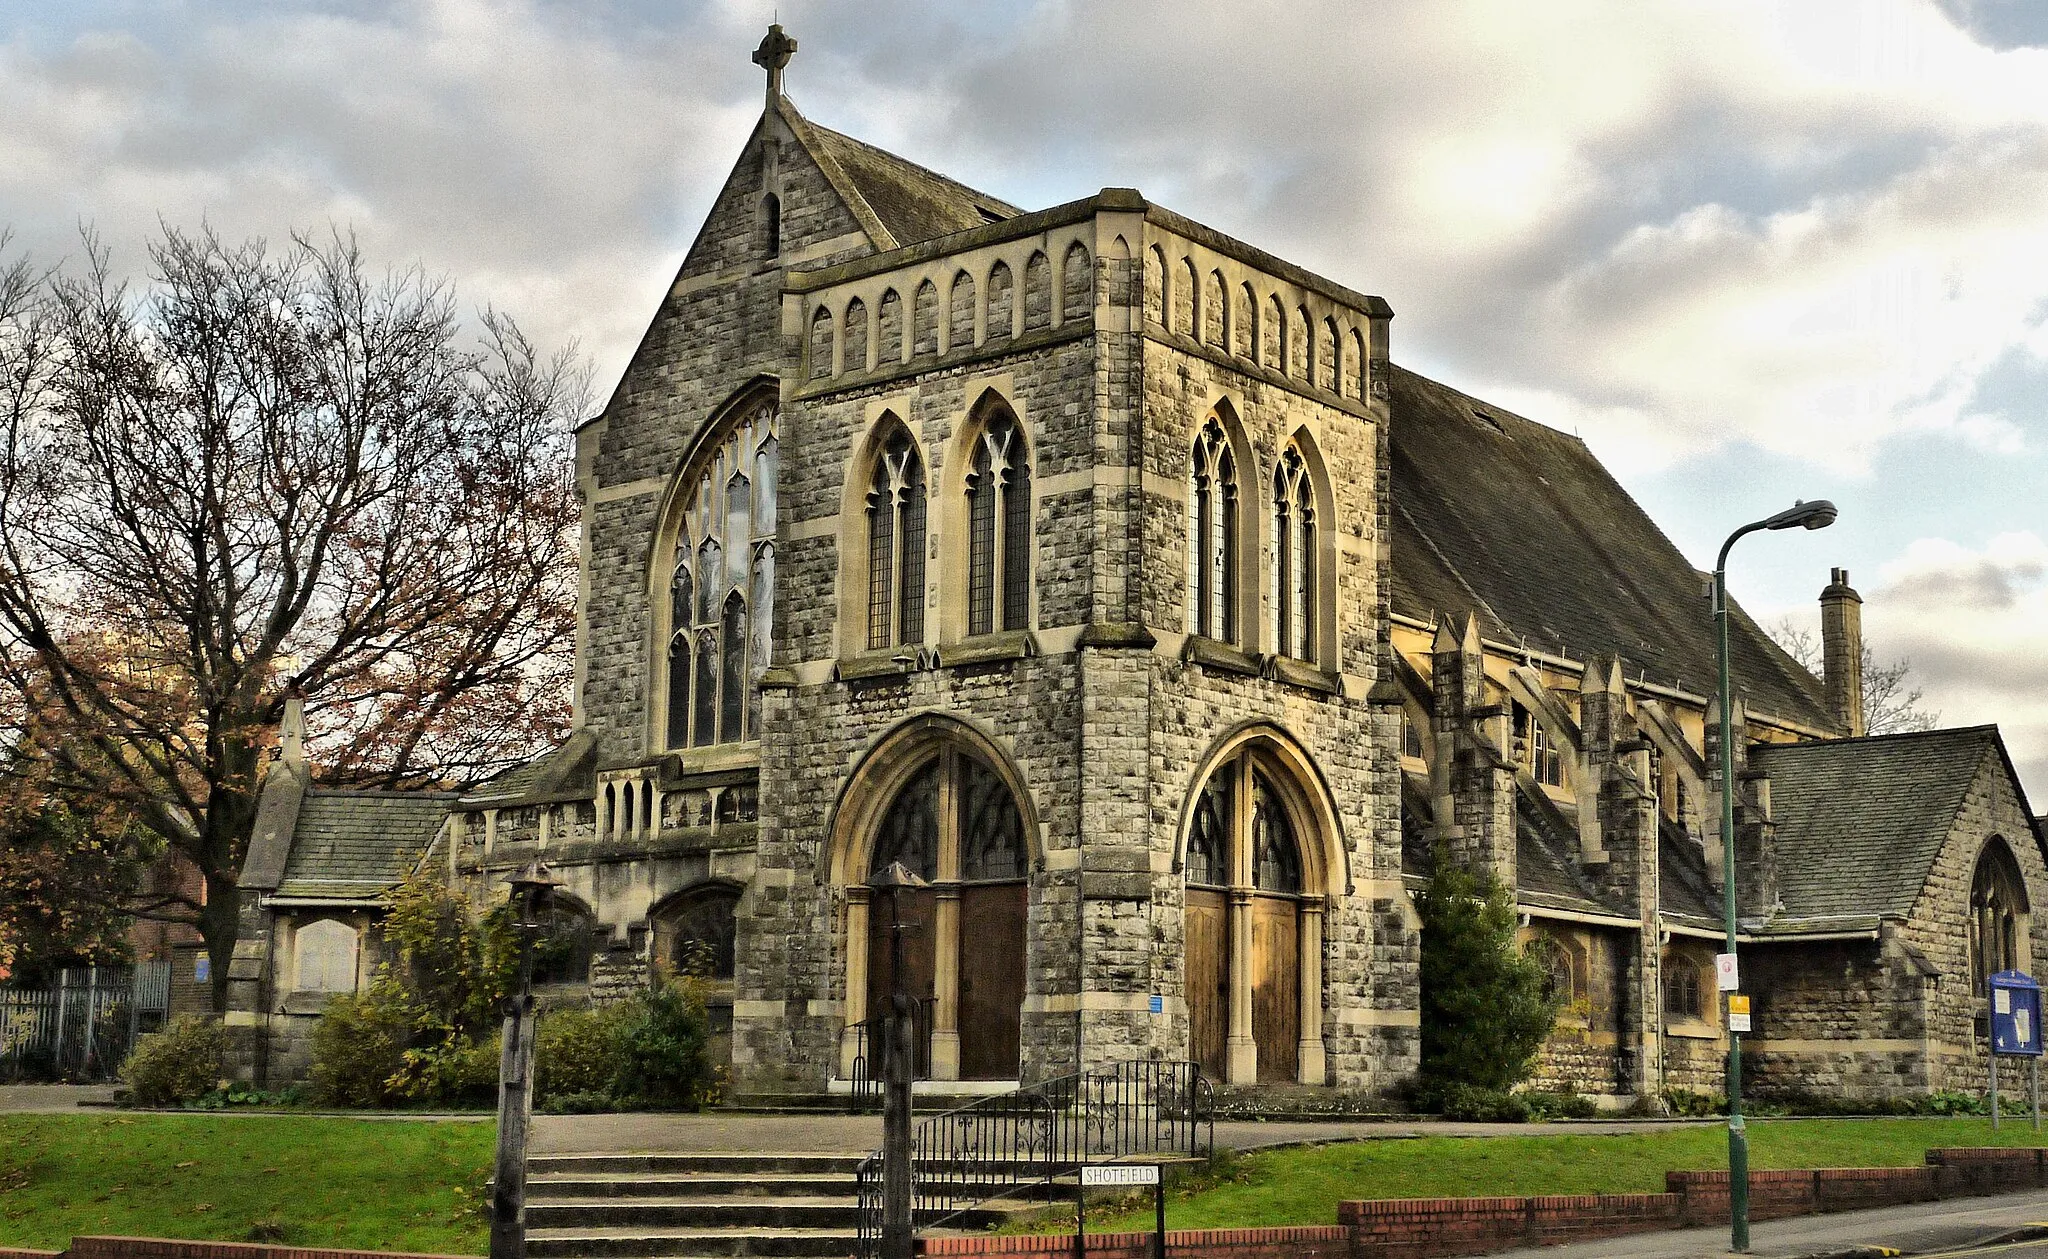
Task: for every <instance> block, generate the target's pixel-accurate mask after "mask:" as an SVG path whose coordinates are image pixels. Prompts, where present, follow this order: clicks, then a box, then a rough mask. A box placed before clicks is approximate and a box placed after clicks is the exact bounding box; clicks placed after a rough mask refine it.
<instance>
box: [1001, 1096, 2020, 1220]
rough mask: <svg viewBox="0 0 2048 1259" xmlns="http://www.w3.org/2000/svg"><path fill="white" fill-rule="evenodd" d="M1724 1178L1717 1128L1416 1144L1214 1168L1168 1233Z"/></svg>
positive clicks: (1918, 1156)
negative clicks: (1360, 1209) (1371, 1208)
mask: <svg viewBox="0 0 2048 1259" xmlns="http://www.w3.org/2000/svg"><path fill="white" fill-rule="evenodd" d="M2038 1144H2043V1141H2042V1139H2041V1138H2040V1137H2038V1136H2037V1135H2036V1134H2035V1133H2034V1131H2033V1129H2032V1127H2031V1126H2030V1125H2029V1124H2028V1123H2026V1122H2025V1121H2024V1120H2023V1121H2021V1122H2019V1123H2012V1122H2008V1123H2006V1125H2005V1127H2004V1129H2003V1130H2002V1131H2000V1132H1998V1133H1996V1134H1994V1133H1993V1132H1992V1131H1991V1121H1990V1120H1989V1119H1753V1120H1751V1121H1750V1123H1749V1159H1750V1166H1751V1167H1753V1168H1758V1169H1765V1168H1794V1167H1902V1166H1907V1165H1909V1164H1914V1163H1919V1162H1921V1161H1922V1160H1923V1159H1924V1158H1925V1157H1926V1152H1927V1151H1928V1150H1930V1149H1933V1148H1937V1147H1941V1146H1959V1145H2038ZM1727 1165H1728V1130H1727V1129H1726V1128H1723V1127H1720V1126H1714V1127H1696V1128H1671V1129H1666V1130H1661V1131H1655V1132H1635V1133H1613V1134H1605V1133H1598V1132H1573V1133H1561V1134H1559V1135H1556V1136H1550V1135H1547V1134H1546V1135H1543V1136H1501V1137H1421V1138H1414V1139H1398V1140H1378V1141H1352V1142H1344V1143H1341V1144H1334V1145H1320V1146H1309V1147H1303V1148H1295V1149H1284V1150H1270V1151H1266V1152H1263V1153H1258V1152H1254V1153H1250V1154H1245V1155H1241V1156H1233V1155H1228V1154H1223V1155H1219V1156H1218V1157H1217V1158H1216V1159H1214V1160H1212V1162H1211V1163H1210V1165H1209V1166H1208V1167H1207V1168H1205V1169H1202V1170H1200V1171H1196V1172H1193V1173H1189V1174H1186V1175H1184V1176H1183V1177H1182V1178H1181V1179H1180V1181H1179V1183H1178V1184H1175V1185H1173V1186H1171V1187H1170V1188H1169V1189H1168V1191H1167V1203H1166V1226H1167V1227H1168V1228H1259V1227H1267V1226H1274V1225H1284V1224H1334V1223H1336V1222H1337V1204H1338V1203H1339V1202H1342V1201H1345V1200H1347V1199H1354V1198H1434V1197H1479V1196H1490V1195H1496V1194H1499V1195H1516V1194H1546V1193H1661V1192H1662V1191H1663V1189H1664V1173H1665V1172H1667V1171H1691V1170H1711V1169H1714V1168H1721V1167H1726V1166H1727ZM1012 1227H1013V1228H1014V1229H1015V1230H1016V1231H1023V1232H1058V1231H1072V1229H1073V1227H1074V1213H1073V1210H1072V1208H1071V1207H1067V1208H1061V1209H1054V1210H1049V1211H1047V1212H1044V1213H1042V1214H1037V1215H1033V1216H1032V1217H1030V1218H1029V1219H1028V1220H1020V1221H1017V1223H1016V1224H1015V1225H1013V1226H1012ZM1151 1228H1152V1203H1151V1199H1150V1197H1149V1195H1147V1196H1145V1197H1143V1198H1138V1197H1131V1198H1125V1199H1122V1200H1119V1201H1116V1202H1112V1203H1105V1204H1103V1205H1102V1206H1099V1207H1098V1206H1096V1205H1094V1204H1093V1203H1091V1205H1090V1207H1089V1212H1088V1229H1089V1231H1090V1232H1095V1231H1097V1230H1100V1231H1103V1232H1120V1231H1150V1230H1151Z"/></svg>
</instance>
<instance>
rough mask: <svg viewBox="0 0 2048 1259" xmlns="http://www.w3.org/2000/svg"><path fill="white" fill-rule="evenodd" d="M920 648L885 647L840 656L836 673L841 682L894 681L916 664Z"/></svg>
mask: <svg viewBox="0 0 2048 1259" xmlns="http://www.w3.org/2000/svg"><path fill="white" fill-rule="evenodd" d="M921 654H922V652H921V651H920V649H918V648H916V647H911V646H903V647H885V648H882V649H881V650H879V651H864V652H862V653H860V654H859V655H857V656H844V657H841V658H840V661H839V667H838V669H837V674H838V677H839V680H840V681H841V682H894V681H898V680H900V679H902V678H905V677H908V676H909V675H910V674H911V672H912V671H913V670H915V669H916V668H917V666H918V657H919V656H920V655H921Z"/></svg>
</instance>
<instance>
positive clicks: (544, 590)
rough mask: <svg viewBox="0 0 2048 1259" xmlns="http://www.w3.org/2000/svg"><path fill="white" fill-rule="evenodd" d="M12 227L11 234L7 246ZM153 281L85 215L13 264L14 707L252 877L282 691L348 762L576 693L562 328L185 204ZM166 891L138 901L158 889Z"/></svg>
mask: <svg viewBox="0 0 2048 1259" xmlns="http://www.w3.org/2000/svg"><path fill="white" fill-rule="evenodd" d="M4 244H5V241H4V238H0V246H4ZM149 257H150V260H151V262H152V264H153V266H152V271H151V275H150V279H149V282H148V283H147V284H145V285H141V286H130V285H128V284H125V283H122V282H120V281H119V280H117V279H116V277H115V276H114V274H113V271H112V269H111V267H110V265H109V258H108V253H107V251H106V250H105V248H104V247H102V246H101V245H100V243H99V242H98V241H97V240H96V239H94V238H93V237H91V236H90V235H88V236H87V238H86V241H85V249H84V254H83V259H82V263H81V265H80V266H79V267H78V268H77V269H76V270H75V271H74V272H66V271H61V270H52V271H47V272H39V271H37V270H35V269H34V268H33V267H31V266H30V265H29V263H28V262H27V261H26V260H23V259H16V260H14V261H12V262H11V263H8V264H7V265H5V266H0V701H6V707H7V708H9V709H11V710H12V712H11V716H12V718H13V720H14V723H15V726H16V728H17V730H18V732H19V734H18V737H17V739H16V748H15V749H14V751H15V752H16V753H17V755H16V758H15V760H16V762H17V764H18V766H24V767H25V766H33V769H32V770H31V771H29V774H28V776H30V777H33V778H35V779H37V780H39V787H40V788H41V789H47V790H48V791H49V792H50V793H52V794H53V795H55V796H56V797H57V798H59V799H68V800H79V801H84V802H86V810H87V811H91V810H97V809H102V808H113V809H116V810H118V811H120V812H121V813H123V814H125V815H126V816H128V817H130V818H133V819H134V822H135V824H136V825H138V826H140V827H141V828H143V830H145V831H146V832H148V833H149V834H150V835H151V836H153V837H155V838H156V839H158V840H160V841H161V843H162V845H163V846H164V848H165V849H167V850H168V851H170V852H174V853H176V854H179V855H180V856H182V857H183V858H184V859H186V860H189V861H190V862H191V863H192V864H193V865H194V866H196V867H197V868H198V870H199V871H200V872H201V873H202V874H203V875H204V877H205V885H206V893H205V896H204V897H203V898H190V897H186V898H183V900H182V903H177V904H170V905H161V906H157V907H156V908H155V910H154V912H155V913H158V914H161V915H170V916H173V917H179V918H182V919H183V920H186V921H190V922H193V923H194V924H195V925H196V926H197V927H198V929H199V931H200V933H201V934H202V936H203V937H204V938H205V940H206V944H207V948H208V952H209V954H210V955H211V957H212V960H213V974H214V976H215V985H216V987H215V993H216V999H217V1000H218V999H219V997H220V996H221V995H222V994H223V993H224V991H225V977H226V975H227V970H228V967H227V962H228V958H229V955H230V954H231V953H232V951H233V947H234V936H235V919H236V905H235V895H234V892H235V880H236V876H237V874H238V871H239V869H240V866H241V861H242V856H243V853H244V852H245V850H246V848H247V845H248V841H249V835H250V830H251V828H252V826H253V824H254V821H255V816H256V797H257V790H258V782H259V778H260V776H261V772H262V769H263V766H264V764H265V762H266V760H267V758H268V757H269V756H270V755H272V754H273V747H274V743H275V729H276V726H277V723H278V721H279V719H280V717H281V715H282V713H283V709H284V703H285V697H286V696H287V694H289V693H290V692H292V691H294V690H296V691H297V692H299V693H300V694H302V695H303V696H304V697H305V699H306V709H307V715H308V722H309V725H310V727H311V736H312V742H313V750H314V752H315V753H316V755H315V758H314V759H315V760H316V761H318V762H319V763H320V764H321V766H322V769H321V774H322V777H323V778H325V779H326V780H327V781H330V782H344V783H349V784H355V785H375V786H404V785H417V784H425V783H430V782H431V783H448V782H463V781H469V780H473V779H475V778H477V777H480V776H482V775H483V774H485V773H487V772H490V771H491V770H493V769H495V768H498V767H500V766H502V765H505V764H507V763H510V762H512V761H515V760H517V759H519V758H522V757H524V756H527V755H529V754H531V753H532V752H533V751H535V750H536V749H537V748H539V747H541V746H544V745H545V744H547V743H548V742H550V741H551V740H553V739H556V738H558V737H560V735H561V734H562V732H563V727H564V726H565V725H566V720H567V716H568V712H567V705H568V676H569V670H570V665H571V662H570V658H569V657H570V650H571V643H572V639H573V630H574V621H575V611H574V603H575V590H576V565H575V527H576V520H577V507H576V501H575V493H574V485H573V480H572V471H571V467H570V459H569V455H568V448H567V437H568V431H569V428H570V426H571V424H572V423H573V422H574V421H575V420H576V419H577V418H579V416H580V413H581V411H582V409H583V408H584V406H585V404H586V399H587V387H586V386H587V372H586V371H585V370H584V369H583V368H582V367H581V366H580V365H579V362H578V360H577V359H576V358H575V357H574V355H573V354H572V353H570V352H567V351H565V352H563V353H560V354H556V355H554V356H546V355H543V354H541V353H539V352H538V351H537V350H536V349H535V348H534V347H533V346H532V345H531V344H530V343H529V342H528V341H527V339H526V338H525V337H524V336H522V335H521V334H520V332H519V330H518V328H517V327H516V326H515V325H514V324H513V322H512V321H511V320H510V319H509V318H507V317H505V316H503V315H500V314H498V313H496V312H493V311H488V310H486V311H484V312H483V313H482V315H481V317H480V319H479V320H478V324H479V331H480V334H481V335H480V337H479V338H478V343H477V344H476V345H474V346H471V345H469V344H467V343H466V337H465V334H464V332H463V329H462V326H461V321H460V319H459V318H458V315H457V312H456V307H455V304H454V300H453V296H452V293H451V292H450V289H449V287H448V286H447V285H446V284H445V283H444V282H442V281H439V280H436V279H433V278H431V277H429V276H427V275H425V274H424V273H422V272H421V271H419V270H417V269H414V270H404V271H390V272H385V273H383V274H381V275H380V274H373V273H372V272H371V270H370V269H369V267H368V266H367V265H366V263H365V261H364V259H363V257H362V254H361V252H360V250H359V249H358V247H357V244H356V242H355V241H354V240H353V239H352V238H351V237H349V236H347V235H344V234H340V233H337V234H335V235H334V236H333V238H332V239H330V240H328V241H326V242H324V243H323V242H315V241H313V240H311V239H309V238H306V237H303V236H295V237H294V238H293V239H292V240H291V242H290V243H289V245H287V246H285V247H283V248H279V249H272V248H270V247H268V246H266V245H265V244H264V243H263V242H261V241H251V242H247V243H244V244H240V245H235V244H229V243H227V242H224V241H222V240H221V239H220V238H219V237H218V236H217V235H215V234H214V233H213V232H212V231H211V230H201V231H199V232H197V233H186V232H182V231H179V230H177V229H175V228H170V227H166V228H164V229H163V232H162V235H161V237H160V238H159V239H158V240H156V241H155V242H153V243H152V244H151V246H150V249H149ZM138 907H139V908H147V907H146V906H138Z"/></svg>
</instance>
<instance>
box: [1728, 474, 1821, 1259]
mask: <svg viewBox="0 0 2048 1259" xmlns="http://www.w3.org/2000/svg"><path fill="white" fill-rule="evenodd" d="M1833 523H1835V505H1834V504H1833V503H1830V502H1829V501H1827V500H1826V499H1824V498H1821V499H1815V500H1814V501H1813V502H1810V503H1794V504H1793V505H1792V506H1790V507H1788V508H1786V509H1785V510H1784V511H1781V512H1779V513H1778V514H1777V515H1775V516H1770V517H1767V518H1765V519H1763V520H1756V521H1752V522H1750V523H1749V524H1746V525H1744V526H1742V528H1740V529H1737V530H1736V531H1735V532H1734V533H1731V534H1729V535H1728V540H1727V541H1726V542H1723V543H1722V544H1721V554H1720V555H1719V556H1717V557H1716V558H1715V560H1714V636H1715V640H1716V646H1717V648H1718V655H1719V664H1720V686H1721V689H1720V701H1721V895H1722V906H1723V909H1724V911H1725V912H1726V914H1727V928H1728V941H1727V949H1728V956H1729V957H1731V958H1732V957H1734V956H1735V731H1734V724H1733V721H1732V720H1731V717H1732V714H1731V713H1730V711H1729V710H1730V709H1731V707H1732V706H1733V697H1732V696H1731V695H1730V694H1729V689H1730V688H1729V684H1728V549H1729V548H1730V547H1732V546H1734V545H1735V543H1736V542H1737V540H1739V539H1740V538H1742V537H1743V536H1744V535H1746V534H1751V533H1755V532H1757V531H1758V530H1761V529H1825V528H1827V527H1828V526H1829V525H1831V524H1833ZM1724 1002H1725V998H1724ZM1728 1234H1729V1245H1730V1249H1732V1250H1734V1251H1736V1252H1737V1253H1742V1252H1744V1251H1747V1250H1748V1249H1749V1135H1748V1133H1746V1132H1745V1131H1744V1130H1743V1123H1742V1036H1741V1034H1740V1033H1738V1032H1736V1031H1735V1030H1734V1029H1733V1028H1732V1027H1731V1028H1730V1029H1729V1032H1728Z"/></svg>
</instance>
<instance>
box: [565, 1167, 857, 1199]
mask: <svg viewBox="0 0 2048 1259" xmlns="http://www.w3.org/2000/svg"><path fill="white" fill-rule="evenodd" d="M858 1190H859V1186H858V1184H857V1182H856V1181H855V1180H854V1177H853V1174H852V1173H851V1172H849V1173H847V1174H845V1175H831V1174H827V1173H822V1172H821V1173H818V1174H815V1175H809V1176H805V1175H795V1176H791V1175H783V1174H780V1173H765V1172H764V1173H761V1174H758V1175H753V1176H739V1175H729V1174H727V1173H723V1172H684V1173H674V1172H619V1173H615V1174H612V1175H607V1176H585V1175H580V1174H576V1173H565V1172H557V1173H551V1174H548V1175H543V1176H530V1177H528V1178H527V1181H526V1200H527V1201H528V1202H553V1201H559V1200H562V1199H566V1198H729V1197H735V1196H753V1197H775V1198H852V1197H854V1196H855V1195H856V1194H857V1193H858Z"/></svg>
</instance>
